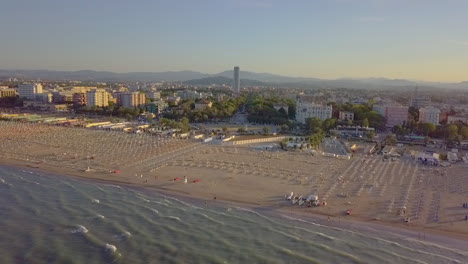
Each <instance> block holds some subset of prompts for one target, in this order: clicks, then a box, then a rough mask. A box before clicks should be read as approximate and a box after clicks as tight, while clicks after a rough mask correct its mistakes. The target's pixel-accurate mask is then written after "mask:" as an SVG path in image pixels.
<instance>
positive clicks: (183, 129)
mask: <svg viewBox="0 0 468 264" xmlns="http://www.w3.org/2000/svg"><path fill="white" fill-rule="evenodd" d="M159 124H160V125H161V126H164V127H170V128H172V129H180V133H187V132H188V131H189V130H190V125H189V120H188V118H186V117H184V118H182V119H181V120H180V121H175V120H171V119H168V118H161V119H160V120H159Z"/></svg>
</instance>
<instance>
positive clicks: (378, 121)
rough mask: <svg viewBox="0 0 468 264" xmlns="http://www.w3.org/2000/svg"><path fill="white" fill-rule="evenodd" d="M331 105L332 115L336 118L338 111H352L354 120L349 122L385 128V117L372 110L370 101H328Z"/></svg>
mask: <svg viewBox="0 0 468 264" xmlns="http://www.w3.org/2000/svg"><path fill="white" fill-rule="evenodd" d="M328 105H332V107H333V117H334V118H338V115H339V112H340V111H348V112H353V113H354V120H353V121H352V122H351V123H350V124H349V125H351V124H355V125H360V126H364V127H373V128H375V129H377V130H384V129H385V118H384V117H383V116H381V115H379V114H378V113H377V112H375V111H373V110H372V102H370V103H368V104H350V103H346V104H342V105H339V104H336V103H329V104H328Z"/></svg>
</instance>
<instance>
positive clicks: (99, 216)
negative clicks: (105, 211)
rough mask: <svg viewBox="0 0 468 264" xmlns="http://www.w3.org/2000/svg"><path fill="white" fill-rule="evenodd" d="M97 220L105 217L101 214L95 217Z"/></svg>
mask: <svg viewBox="0 0 468 264" xmlns="http://www.w3.org/2000/svg"><path fill="white" fill-rule="evenodd" d="M96 217H97V218H100V219H104V218H105V217H104V216H103V215H101V214H98V215H96Z"/></svg>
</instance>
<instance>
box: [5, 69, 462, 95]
mask: <svg viewBox="0 0 468 264" xmlns="http://www.w3.org/2000/svg"><path fill="white" fill-rule="evenodd" d="M232 76H233V71H232V70H229V71H224V72H220V73H217V74H207V73H201V72H195V71H168V72H128V73H115V72H107V71H90V70H83V71H49V70H1V69H0V79H1V78H3V79H4V78H9V77H16V78H21V79H34V80H39V79H40V80H77V81H102V82H120V81H129V82H136V81H140V82H160V81H180V82H186V83H187V84H193V85H209V84H218V85H219V84H228V85H231V84H232ZM219 77H221V78H219ZM240 77H241V84H242V85H248V86H263V85H276V86H278V87H298V88H351V89H381V90H382V89H397V88H398V89H413V88H414V87H416V86H417V87H420V88H424V89H437V88H450V89H460V90H462V89H463V90H468V81H465V82H459V83H441V82H423V81H411V80H403V79H388V78H361V79H352V78H341V79H335V80H325V79H317V78H304V77H289V76H282V75H276V74H270V73H256V72H249V71H241V72H240ZM223 78H224V79H223Z"/></svg>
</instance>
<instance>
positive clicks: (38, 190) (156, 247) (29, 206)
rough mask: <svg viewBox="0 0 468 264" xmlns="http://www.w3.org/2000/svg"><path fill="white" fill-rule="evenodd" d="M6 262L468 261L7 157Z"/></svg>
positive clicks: (0, 252)
mask: <svg viewBox="0 0 468 264" xmlns="http://www.w3.org/2000/svg"><path fill="white" fill-rule="evenodd" d="M0 230H1V234H0V263H86V264H92V263H466V262H467V260H468V253H467V252H462V251H458V250H453V249H448V248H444V247H440V246H435V245H431V244H427V243H421V242H418V241H414V240H408V239H402V238H400V237H397V236H394V235H391V234H379V233H378V232H365V233H364V232H357V231H349V230H344V229H342V228H333V227H326V226H322V225H319V224H316V223H313V222H307V221H299V220H297V219H296V220H294V219H286V218H284V217H281V216H279V215H273V214H269V213H268V212H261V213H260V212H258V211H252V210H248V209H244V208H238V207H227V206H221V205H213V204H209V205H208V206H205V205H204V204H203V202H199V201H189V200H187V199H184V200H181V199H177V198H175V197H169V196H165V195H162V194H158V193H156V192H153V191H145V190H141V189H136V188H129V187H123V186H116V185H110V184H100V183H94V182H88V181H84V180H76V179H72V178H67V177H59V176H54V175H46V174H44V173H37V172H32V171H28V170H27V169H17V168H12V167H0Z"/></svg>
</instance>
